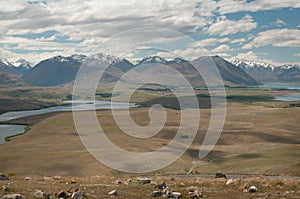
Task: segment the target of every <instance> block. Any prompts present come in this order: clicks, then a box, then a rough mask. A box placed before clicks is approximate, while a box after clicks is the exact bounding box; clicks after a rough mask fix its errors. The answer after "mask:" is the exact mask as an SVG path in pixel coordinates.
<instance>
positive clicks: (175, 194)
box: [162, 188, 182, 199]
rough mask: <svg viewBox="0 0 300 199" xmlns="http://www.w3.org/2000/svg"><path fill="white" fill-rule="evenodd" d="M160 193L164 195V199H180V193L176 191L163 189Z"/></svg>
mask: <svg viewBox="0 0 300 199" xmlns="http://www.w3.org/2000/svg"><path fill="white" fill-rule="evenodd" d="M162 193H163V194H164V196H165V197H166V198H172V199H180V198H182V194H181V193H180V192H177V191H170V190H169V189H167V188H166V189H164V190H163V191H162Z"/></svg>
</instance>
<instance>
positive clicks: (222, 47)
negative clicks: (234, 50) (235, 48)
mask: <svg viewBox="0 0 300 199" xmlns="http://www.w3.org/2000/svg"><path fill="white" fill-rule="evenodd" d="M228 51H231V48H230V46H228V45H225V44H222V45H220V46H218V47H216V48H215V49H213V50H212V51H211V52H214V53H222V52H228Z"/></svg>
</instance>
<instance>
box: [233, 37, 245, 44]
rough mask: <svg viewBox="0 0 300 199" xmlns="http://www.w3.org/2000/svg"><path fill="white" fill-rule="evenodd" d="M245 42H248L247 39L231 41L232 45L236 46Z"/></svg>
mask: <svg viewBox="0 0 300 199" xmlns="http://www.w3.org/2000/svg"><path fill="white" fill-rule="evenodd" d="M245 41H246V39H245V38H239V39H234V40H231V41H230V43H232V44H236V43H239V44H241V43H244V42H245Z"/></svg>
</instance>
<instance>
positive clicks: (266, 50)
mask: <svg viewBox="0 0 300 199" xmlns="http://www.w3.org/2000/svg"><path fill="white" fill-rule="evenodd" d="M0 21H1V22H0V23H1V30H0V57H2V58H6V59H8V60H9V61H16V60H17V59H21V58H24V59H27V60H29V61H31V62H33V63H37V62H39V61H41V60H43V59H46V58H50V57H53V56H56V55H63V56H68V55H72V54H87V55H89V54H93V53H97V52H102V53H106V54H113V55H115V56H121V57H125V58H127V59H129V60H133V61H134V60H135V59H137V58H140V57H144V56H150V55H161V56H165V57H167V58H168V57H169V58H171V57H173V56H175V55H176V56H177V55H180V56H181V57H183V58H185V59H194V58H197V57H200V56H203V55H220V56H222V57H224V58H227V59H230V58H233V57H238V58H243V59H250V60H262V61H266V62H270V63H274V64H277V65H280V64H283V63H298V64H300V2H299V0H286V1H282V0H272V1H269V0H251V1H249V0H248V1H246V0H218V1H214V0H200V1H199V0H198V1H194V0H163V1H159V0H157V1H150V0H145V1H138V0H124V1H117V0H110V1H101V0H98V1H97V0H87V1H80V0H61V1H58V0H49V1H48V0H44V1H20V0H11V1H7V2H4V1H3V2H1V3H0ZM149 27H152V28H150V29H149ZM154 27H155V28H154ZM136 28H139V29H138V30H137V31H135V29H136ZM141 28H145V30H141ZM147 28H148V29H147ZM146 30H147V31H146ZM175 32H177V33H175ZM108 41H109V42H108ZM108 43H109V45H108Z"/></svg>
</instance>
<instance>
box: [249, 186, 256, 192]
mask: <svg viewBox="0 0 300 199" xmlns="http://www.w3.org/2000/svg"><path fill="white" fill-rule="evenodd" d="M249 192H250V193H255V192H257V188H256V186H251V187H250V188H249Z"/></svg>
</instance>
